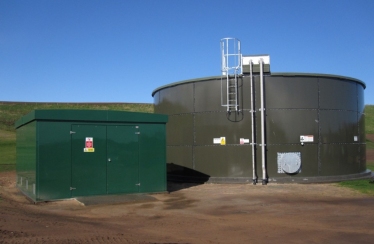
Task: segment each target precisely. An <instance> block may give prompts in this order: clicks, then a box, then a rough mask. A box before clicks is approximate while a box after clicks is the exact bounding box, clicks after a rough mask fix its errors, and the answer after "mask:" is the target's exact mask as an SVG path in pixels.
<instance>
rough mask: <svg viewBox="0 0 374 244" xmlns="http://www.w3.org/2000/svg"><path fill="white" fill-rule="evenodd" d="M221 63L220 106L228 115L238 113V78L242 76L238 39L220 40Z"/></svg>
mask: <svg viewBox="0 0 374 244" xmlns="http://www.w3.org/2000/svg"><path fill="white" fill-rule="evenodd" d="M221 61H222V67H221V71H222V76H221V106H223V107H226V109H227V112H228V113H230V112H231V111H236V112H239V97H238V77H239V75H242V74H243V64H242V54H241V51H240V40H239V39H237V38H231V37H228V38H223V39H221ZM224 91H226V92H225V93H224Z"/></svg>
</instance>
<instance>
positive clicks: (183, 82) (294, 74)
mask: <svg viewBox="0 0 374 244" xmlns="http://www.w3.org/2000/svg"><path fill="white" fill-rule="evenodd" d="M266 76H274V77H275V76H285V77H287V76H302V77H327V78H336V79H341V80H350V81H355V82H357V83H359V84H360V85H362V86H363V87H364V89H365V88H366V84H365V82H363V81H361V80H359V79H355V78H352V77H347V76H341V75H331V74H318V73H292V72H274V73H271V74H270V75H269V74H266ZM221 77H222V76H209V77H202V78H196V79H189V80H183V81H178V82H174V83H170V84H167V85H164V86H160V87H158V88H156V89H155V90H153V92H152V97H153V96H154V95H155V93H156V92H158V91H160V90H162V89H165V88H168V87H173V86H178V85H181V84H185V83H193V82H202V81H207V80H217V79H221Z"/></svg>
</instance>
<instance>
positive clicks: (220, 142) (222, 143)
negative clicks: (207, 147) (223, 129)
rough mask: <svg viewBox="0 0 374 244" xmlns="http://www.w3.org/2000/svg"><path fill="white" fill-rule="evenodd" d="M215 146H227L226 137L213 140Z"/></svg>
mask: <svg viewBox="0 0 374 244" xmlns="http://www.w3.org/2000/svg"><path fill="white" fill-rule="evenodd" d="M213 144H220V145H226V137H220V138H213Z"/></svg>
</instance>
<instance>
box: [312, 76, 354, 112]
mask: <svg viewBox="0 0 374 244" xmlns="http://www.w3.org/2000/svg"><path fill="white" fill-rule="evenodd" d="M319 103H320V104H319V107H320V108H321V109H341V110H352V111H357V83H356V82H354V81H350V80H342V79H332V78H319Z"/></svg>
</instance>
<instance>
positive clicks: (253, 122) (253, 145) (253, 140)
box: [249, 60, 257, 185]
mask: <svg viewBox="0 0 374 244" xmlns="http://www.w3.org/2000/svg"><path fill="white" fill-rule="evenodd" d="M252 64H253V63H252V60H249V74H250V75H249V76H250V82H251V130H252V143H251V145H252V169H253V170H252V171H253V176H252V181H253V185H256V183H257V176H256V162H255V160H256V157H255V109H254V102H253V97H254V89H253V73H252V72H253V71H252Z"/></svg>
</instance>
